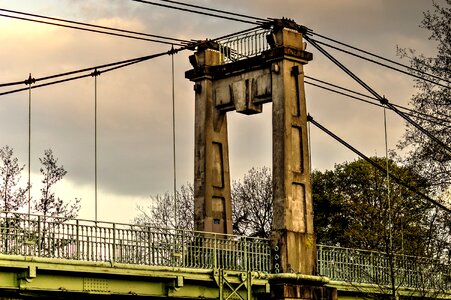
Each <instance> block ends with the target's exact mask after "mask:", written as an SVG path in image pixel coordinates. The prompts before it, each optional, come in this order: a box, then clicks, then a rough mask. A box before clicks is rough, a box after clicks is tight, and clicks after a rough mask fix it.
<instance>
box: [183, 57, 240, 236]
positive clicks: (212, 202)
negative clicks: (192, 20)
mask: <svg viewBox="0 0 451 300" xmlns="http://www.w3.org/2000/svg"><path fill="white" fill-rule="evenodd" d="M195 59H196V61H197V63H198V66H202V67H204V66H214V65H217V64H219V59H220V55H219V52H218V51H215V50H212V49H208V48H205V49H200V50H199V51H198V52H197V53H196V54H195ZM196 67H197V66H196ZM191 79H192V80H193V81H195V91H196V97H195V101H196V103H195V148H194V156H195V157H194V199H195V200H194V201H195V205H194V211H195V215H194V222H195V229H196V230H202V231H208V232H218V233H228V234H229V233H230V234H231V233H232V204H231V195H230V172H229V150H228V141H227V115H226V112H224V111H220V110H218V109H217V108H216V105H215V101H214V97H213V96H214V93H213V92H214V89H213V78H212V76H211V75H210V74H209V72H208V71H205V72H201V73H200V75H199V76H196V77H195V78H191Z"/></svg>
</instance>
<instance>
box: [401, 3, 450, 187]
mask: <svg viewBox="0 0 451 300" xmlns="http://www.w3.org/2000/svg"><path fill="white" fill-rule="evenodd" d="M445 2H446V4H447V5H446V4H445V5H444V6H440V4H439V2H433V8H434V10H433V11H432V12H431V11H429V10H428V11H426V12H424V18H423V21H422V22H421V25H420V27H421V28H423V29H426V30H428V31H429V32H430V37H429V39H430V40H431V41H433V42H434V43H436V44H437V52H436V56H435V57H427V56H425V55H423V54H418V53H417V52H416V51H415V50H414V49H399V56H400V57H402V58H406V59H408V60H409V62H410V66H411V67H412V68H413V69H414V70H413V71H411V72H412V73H414V74H415V75H417V76H419V77H420V78H425V79H428V81H425V80H422V79H418V78H417V79H415V87H416V89H417V93H416V94H415V95H414V96H413V97H412V98H411V100H410V104H411V106H412V108H413V110H414V111H416V113H415V114H416V115H417V118H415V121H416V122H417V123H418V124H419V125H420V126H421V127H423V128H424V129H426V130H427V131H429V132H430V133H432V134H433V135H434V136H435V137H437V138H438V139H439V140H440V141H441V142H443V143H444V144H445V145H448V146H449V145H451V126H450V117H451V85H450V81H451V72H450V70H451V25H450V24H451V0H445ZM415 70H418V71H415ZM427 74H430V75H427ZM438 78H441V79H442V80H439V79H438ZM434 82H439V83H440V84H441V85H437V84H435V83H434ZM425 115H429V116H431V117H428V118H425V117H424V116H425ZM399 147H400V148H401V149H404V150H408V151H409V153H408V156H407V159H406V162H407V163H408V164H410V165H412V166H413V167H415V169H416V170H417V171H418V172H419V173H420V174H422V175H423V176H424V177H426V178H427V179H428V180H429V182H430V183H431V184H432V185H433V186H434V187H435V192H436V194H437V195H438V196H440V195H443V194H444V193H445V192H446V191H449V190H450V189H451V153H450V152H449V151H448V150H446V149H445V148H444V147H442V146H441V145H440V144H437V143H436V142H434V141H433V140H431V139H429V138H427V137H425V136H424V135H423V134H422V133H421V132H420V131H419V130H418V129H417V128H415V127H414V126H412V125H410V124H408V125H407V128H406V132H405V134H404V136H403V138H402V140H401V142H400V143H399Z"/></svg>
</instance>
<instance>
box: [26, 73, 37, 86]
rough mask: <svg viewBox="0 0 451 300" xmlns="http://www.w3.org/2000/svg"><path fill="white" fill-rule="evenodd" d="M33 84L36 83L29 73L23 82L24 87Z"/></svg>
mask: <svg viewBox="0 0 451 300" xmlns="http://www.w3.org/2000/svg"><path fill="white" fill-rule="evenodd" d="M35 82H36V79H35V78H33V77H31V73H30V75H28V79H27V80H25V81H24V83H25V85H32V84H33V83H35Z"/></svg>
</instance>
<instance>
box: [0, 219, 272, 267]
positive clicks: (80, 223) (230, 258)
mask: <svg viewBox="0 0 451 300" xmlns="http://www.w3.org/2000/svg"><path fill="white" fill-rule="evenodd" d="M0 235H1V240H0V251H1V253H2V254H11V255H22V256H37V257H47V258H57V259H71V260H79V261H95V262H110V263H113V264H114V263H125V264H139V265H150V266H168V267H184V268H200V269H227V270H236V271H250V270H252V271H261V272H269V268H270V246H269V241H268V240H267V239H260V238H253V237H243V236H235V235H225V234H218V233H206V232H199V231H189V230H183V229H164V228H152V227H149V226H145V225H136V224H121V223H110V222H95V221H89V220H66V219H63V218H59V217H49V216H42V215H27V214H21V213H7V212H2V213H1V214H0Z"/></svg>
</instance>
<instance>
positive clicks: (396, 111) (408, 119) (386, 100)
mask: <svg viewBox="0 0 451 300" xmlns="http://www.w3.org/2000/svg"><path fill="white" fill-rule="evenodd" d="M304 38H305V39H306V40H307V41H308V42H309V43H310V44H311V45H312V46H314V47H315V48H316V49H318V51H320V52H321V53H322V54H323V55H324V56H326V57H327V58H329V59H330V60H331V61H332V62H333V63H335V64H336V65H337V66H338V67H339V68H340V69H342V70H343V71H344V72H345V73H346V74H348V75H349V76H350V77H351V78H352V79H354V80H355V81H357V83H359V84H360V85H361V86H362V87H364V88H365V89H366V90H367V91H368V92H370V93H371V94H372V95H374V96H375V97H376V98H377V99H378V100H379V102H380V103H381V104H383V105H385V106H387V107H388V108H390V109H391V110H393V111H394V112H395V113H397V114H398V115H399V116H400V117H402V118H403V119H404V120H406V121H407V122H409V123H410V124H412V125H413V126H414V127H415V128H417V129H418V130H419V131H421V132H422V133H424V134H425V135H427V136H428V137H429V138H430V139H431V140H433V141H434V142H435V143H437V144H438V145H440V146H441V147H442V148H444V149H445V150H447V151H448V153H447V154H448V156H449V155H450V153H451V147H449V146H448V145H446V144H445V143H443V142H442V141H441V140H439V139H438V138H437V137H435V136H434V135H433V134H431V133H430V132H429V131H427V130H426V129H424V128H423V127H421V126H420V125H419V124H418V123H416V122H415V121H413V120H412V119H410V118H409V117H408V116H407V115H406V114H404V113H403V112H402V111H400V110H399V109H398V108H396V107H395V106H394V105H393V104H391V103H390V102H389V101H388V99H386V98H385V97H382V96H380V95H379V94H378V93H377V92H376V91H374V90H373V89H372V88H371V87H370V86H368V85H367V84H366V83H365V82H364V81H363V80H361V79H360V78H359V77H358V76H357V75H355V74H354V73H353V72H351V71H350V70H349V69H348V68H346V67H345V66H344V65H343V64H342V63H340V62H339V61H338V60H337V59H336V58H335V57H333V56H332V55H331V54H329V53H328V52H327V51H326V50H324V49H323V48H322V47H321V46H320V45H318V44H317V43H316V42H315V41H314V40H312V39H311V38H310V37H308V35H306V36H304Z"/></svg>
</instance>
